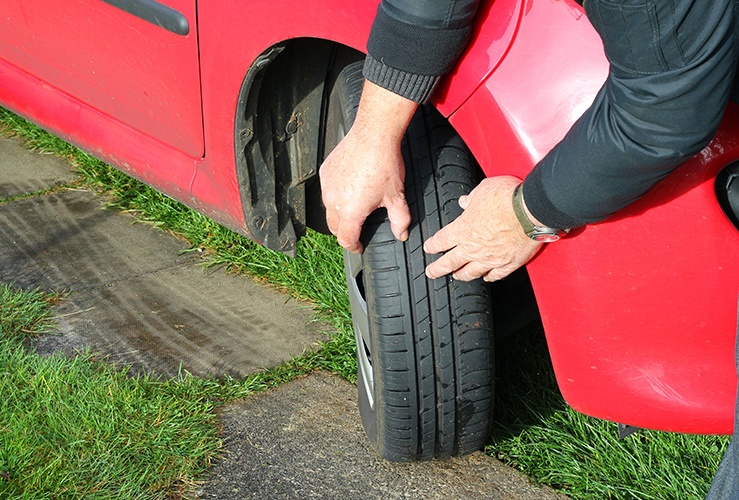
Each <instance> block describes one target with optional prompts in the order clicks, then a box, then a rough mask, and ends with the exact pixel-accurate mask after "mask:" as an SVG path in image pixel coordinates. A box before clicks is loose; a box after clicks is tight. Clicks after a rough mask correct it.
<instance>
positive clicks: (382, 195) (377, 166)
mask: <svg viewBox="0 0 739 500" xmlns="http://www.w3.org/2000/svg"><path fill="white" fill-rule="evenodd" d="M378 142H379V143H378ZM320 176H321V191H322V196H323V204H324V205H325V207H326V222H327V223H328V227H329V230H330V231H331V232H332V233H333V234H335V235H336V237H337V239H338V241H339V244H340V245H341V246H342V247H344V248H346V249H347V250H349V251H350V252H354V253H361V252H362V250H363V249H362V244H361V243H360V241H359V236H360V234H361V232H362V224H364V221H365V219H366V218H367V216H369V214H371V213H372V212H373V211H374V210H375V209H377V208H380V207H385V208H386V209H387V214H388V218H389V219H390V228H391V230H392V232H393V234H394V235H395V237H396V238H397V239H399V240H401V241H405V240H407V239H408V226H409V225H410V223H411V215H410V212H409V210H408V204H407V203H406V200H405V191H404V184H405V182H404V181H405V165H404V163H403V157H402V155H401V153H400V144H399V143H397V144H394V143H391V142H389V141H385V140H380V141H378V138H377V137H372V136H370V137H365V136H364V134H363V133H362V129H360V128H356V127H355V128H352V130H350V131H349V133H348V134H347V136H346V137H344V139H343V140H342V141H341V143H339V145H338V146H337V147H336V149H334V150H333V151H332V152H331V154H330V155H329V156H328V158H326V161H325V162H324V163H323V165H322V166H321V170H320Z"/></svg>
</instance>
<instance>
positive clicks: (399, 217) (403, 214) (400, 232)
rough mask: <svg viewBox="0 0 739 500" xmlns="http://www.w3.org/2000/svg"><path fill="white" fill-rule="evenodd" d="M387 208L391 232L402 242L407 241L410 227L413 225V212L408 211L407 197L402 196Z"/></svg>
mask: <svg viewBox="0 0 739 500" xmlns="http://www.w3.org/2000/svg"><path fill="white" fill-rule="evenodd" d="M385 208H386V209H387V217H388V219H390V230H391V231H392V232H393V235H394V236H395V237H396V238H397V239H398V240H400V241H405V240H407V239H408V227H409V226H410V225H411V212H410V210H409V209H408V203H406V201H405V197H402V196H401V197H400V198H398V199H396V200H395V201H394V202H393V203H391V204H388V206H387V207H385Z"/></svg>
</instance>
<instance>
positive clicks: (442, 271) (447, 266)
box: [426, 248, 470, 280]
mask: <svg viewBox="0 0 739 500" xmlns="http://www.w3.org/2000/svg"><path fill="white" fill-rule="evenodd" d="M469 262H470V259H469V258H468V257H467V255H466V254H465V253H464V252H462V251H461V250H459V249H458V248H455V249H453V250H451V251H449V252H447V253H446V254H444V255H443V256H441V257H439V258H438V259H437V260H436V261H434V262H432V263H431V264H429V265H428V266H426V276H427V277H428V278H429V279H432V280H434V279H436V278H440V277H442V276H445V275H447V274H449V273H453V272H454V271H456V270H457V269H459V268H461V267H464V266H466V265H467V264H469Z"/></svg>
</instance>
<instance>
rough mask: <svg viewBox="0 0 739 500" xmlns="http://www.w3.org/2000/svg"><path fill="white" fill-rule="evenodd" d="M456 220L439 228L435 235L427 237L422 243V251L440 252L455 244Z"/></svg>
mask: <svg viewBox="0 0 739 500" xmlns="http://www.w3.org/2000/svg"><path fill="white" fill-rule="evenodd" d="M455 227H456V221H455V222H452V223H451V224H449V225H448V226H445V227H443V228H441V229H439V230H438V231H437V232H436V234H435V235H433V236H432V237H431V238H429V239H427V240H426V242H425V243H424V244H423V251H424V252H426V253H430V254H435V253H441V252H445V251H447V250H450V249H452V248H454V247H455V246H457V242H456V241H455V238H454V228H455Z"/></svg>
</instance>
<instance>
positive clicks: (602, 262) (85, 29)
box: [0, 0, 739, 433]
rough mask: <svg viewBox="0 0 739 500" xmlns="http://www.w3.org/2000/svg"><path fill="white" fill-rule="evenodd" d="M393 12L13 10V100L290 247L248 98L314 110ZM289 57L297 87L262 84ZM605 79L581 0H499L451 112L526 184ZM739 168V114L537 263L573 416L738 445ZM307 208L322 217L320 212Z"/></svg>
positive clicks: (20, 2)
mask: <svg viewBox="0 0 739 500" xmlns="http://www.w3.org/2000/svg"><path fill="white" fill-rule="evenodd" d="M377 3H378V2H377V0H369V1H359V0H357V1H354V2H336V1H335V0H313V1H311V2H295V1H294V0H272V1H271V2H241V1H235V0H219V1H209V0H202V1H199V2H196V1H195V0H160V1H159V2H155V1H153V0H110V1H107V0H106V1H102V0H69V1H67V2H53V1H51V0H38V1H36V2H27V1H24V0H0V14H1V15H0V104H2V105H3V106H5V107H7V108H9V109H11V110H13V111H15V112H17V113H19V114H21V115H23V116H25V117H27V118H29V119H30V120H32V121H34V122H36V123H38V124H40V125H42V126H43V127H45V128H47V129H48V130H50V131H52V132H53V133H55V134H56V135H59V136H60V137H62V138H64V139H66V140H68V141H70V142H72V143H74V144H76V145H78V146H80V147H82V148H83V149H85V150H87V151H89V152H91V153H92V154H94V155H95V156H98V157H100V158H102V159H104V160H105V161H107V162H109V163H111V164H113V165H116V166H118V167H119V168H121V169H122V170H124V171H126V172H128V173H130V174H131V175H133V176H135V177H137V178H139V179H141V180H143V181H144V182H146V183H148V184H150V185H152V186H154V187H155V188H157V189H159V190H161V191H163V192H165V193H167V194H169V195H170V196H172V197H173V198H175V199H178V200H180V201H182V202H184V203H186V204H188V205H190V206H192V207H194V208H196V209H198V210H199V211H201V212H203V213H205V214H206V215H209V216H210V217H212V218H214V219H215V220H217V221H219V222H221V223H223V224H224V225H226V226H228V227H230V228H232V229H234V230H236V231H239V232H241V233H243V234H246V235H248V236H251V237H253V238H254V239H256V240H257V241H260V242H262V243H265V244H267V245H268V246H270V247H271V248H275V249H279V250H283V251H288V252H289V251H291V250H293V249H294V242H293V240H294V238H293V237H292V236H291V234H288V235H287V236H284V234H283V232H280V231H281V229H280V230H279V231H278V232H275V233H267V232H265V233H264V234H260V233H259V229H260V228H261V227H262V225H261V224H262V223H263V220H260V219H259V217H253V218H251V215H252V214H253V212H252V211H250V207H249V206H247V205H250V204H253V205H254V206H257V205H259V204H260V203H263V200H262V197H261V194H256V193H257V191H258V189H261V187H260V186H255V185H254V184H251V185H250V184H249V183H248V182H245V181H244V179H243V175H244V174H243V173H242V170H240V169H239V168H240V167H239V166H238V164H239V158H238V156H239V154H238V153H237V151H238V148H239V147H240V146H239V144H241V146H242V147H243V143H245V144H256V143H254V142H253V141H254V139H253V138H252V137H253V135H254V130H253V129H252V128H251V124H252V122H250V121H249V119H247V120H245V121H244V120H241V121H240V118H239V116H241V115H243V110H244V109H246V114H247V115H248V116H257V115H250V114H249V109H251V108H249V104H244V103H245V102H246V101H249V102H253V101H252V100H251V99H252V97H251V96H252V95H256V94H248V97H249V98H248V99H246V96H247V94H245V93H244V89H247V90H249V89H253V88H255V87H254V85H255V82H256V83H257V84H258V85H257V86H259V85H261V87H262V89H261V93H259V94H258V96H260V99H265V98H269V96H270V95H272V92H273V89H274V92H275V93H276V94H280V92H282V93H283V94H280V95H285V96H288V97H285V99H286V100H287V102H291V103H294V102H304V100H305V99H303V98H304V97H305V96H300V99H298V98H295V99H294V100H291V99H293V97H289V94H290V89H291V88H298V89H311V88H312V87H311V86H310V85H308V84H305V85H304V86H303V85H302V84H301V83H300V82H301V81H303V80H310V79H311V78H313V77H316V76H315V75H314V73H316V72H318V73H320V71H318V70H316V71H314V68H315V67H316V66H317V65H313V64H312V63H310V64H309V63H306V62H305V61H304V60H305V59H310V58H312V57H315V58H316V60H317V61H326V60H327V58H326V57H327V56H325V54H326V53H327V52H328V51H335V50H337V48H342V49H341V50H346V49H344V48H347V47H348V48H351V49H353V50H354V51H357V54H358V53H359V52H361V51H364V50H365V44H366V40H367V36H368V33H369V29H370V27H371V24H372V20H373V18H374V14H375V11H376V7H377ZM142 12H143V14H142ZM152 13H153V14H155V15H153V16H152V15H151V14H152ZM157 13H158V14H157ZM159 14H161V16H160V17H157V16H159ZM147 15H148V16H149V18H148V20H147ZM285 54H291V58H288V57H283V55H285ZM296 54H297V55H298V56H299V57H295V55H296ZM324 56H325V57H324ZM291 61H298V62H297V63H296V64H298V65H297V66H295V67H292V66H291V65H290V63H291ZM301 61H302V63H301ZM277 62H280V64H282V66H279V67H280V68H281V69H280V71H284V72H285V73H284V75H282V74H281V73H280V72H278V71H272V72H271V73H270V74H269V78H266V77H265V78H262V75H263V74H264V73H262V72H261V71H262V70H263V68H266V67H267V66H269V65H274V64H276V63H277ZM273 67H276V66H273ZM327 67H328V66H327ZM607 70H608V66H607V61H606V60H605V57H604V55H603V50H602V45H601V42H600V40H599V38H598V36H597V35H596V33H595V32H594V30H593V29H592V27H591V26H590V24H589V22H588V20H587V18H586V17H585V15H584V13H583V11H582V9H581V8H580V7H579V6H578V5H577V4H575V3H574V2H572V1H571V0H549V1H544V0H495V1H484V2H483V4H482V6H481V10H480V13H479V15H478V18H477V24H476V29H475V33H474V36H473V39H472V42H471V43H470V46H469V47H468V49H467V51H466V53H465V54H464V56H463V57H462V59H461V60H460V61H459V63H458V65H457V67H456V68H455V70H454V71H453V72H452V74H450V75H449V76H448V77H447V78H446V79H445V80H444V82H443V84H442V85H441V88H440V89H438V91H437V92H436V94H435V95H434V98H433V103H434V104H435V105H436V107H437V108H438V109H439V111H441V113H442V114H444V115H445V116H447V117H448V119H449V121H450V123H451V124H452V125H453V126H454V127H455V129H456V130H457V132H458V133H459V134H460V135H461V136H462V138H463V139H464V140H465V141H466V143H467V144H468V146H469V147H470V149H471V150H472V152H473V153H474V155H475V157H476V159H477V161H478V162H479V164H480V166H481V167H482V169H483V171H484V172H485V174H486V175H488V176H493V175H502V174H508V175H517V176H519V177H523V176H525V175H526V174H527V172H528V171H530V170H531V169H532V168H533V166H534V165H535V164H536V162H537V161H538V160H539V159H540V158H541V157H542V156H543V155H545V154H546V152H547V151H548V150H549V149H550V148H551V147H552V146H553V145H554V144H556V143H557V141H559V140H560V139H561V138H562V137H563V136H564V135H565V133H566V132H567V130H568V129H569V127H570V126H571V125H572V123H574V121H575V120H576V119H577V118H578V116H579V115H580V114H581V113H582V112H583V111H584V110H585V109H586V108H587V106H588V105H589V103H590V102H591V101H592V99H593V97H594V95H595V93H596V92H597V90H598V88H599V87H600V85H601V84H602V82H603V80H604V79H605V77H606V74H607ZM321 71H323V73H322V74H319V75H318V76H317V77H316V78H322V77H323V76H322V75H325V74H326V73H327V71H328V70H326V69H325V68H324V69H323V70H321ZM283 76H284V77H283ZM321 88H322V87H321ZM278 89H279V90H278ZM264 96H267V97H264ZM275 99H278V100H279V99H281V98H275ZM301 99H302V100H301ZM307 101H308V102H313V103H314V104H315V103H318V105H319V107H320V104H321V102H323V101H322V98H321V95H318V97H317V98H315V99H314V100H312V101H311V100H310V99H308V100H307ZM314 108H315V106H313V107H311V106H308V105H306V106H305V107H304V108H300V106H295V107H293V109H291V111H292V113H291V114H290V117H289V122H290V123H292V126H293V128H292V129H290V124H288V127H287V128H286V129H285V130H287V131H288V132H287V133H286V134H287V135H286V138H285V139H284V141H283V142H284V143H285V144H287V145H288V146H286V147H287V149H288V150H289V149H290V147H291V146H290V145H289V144H290V134H291V133H292V132H290V130H292V131H293V132H294V131H295V130H301V133H305V134H306V137H309V138H310V137H313V135H311V133H308V132H303V131H306V130H309V129H310V127H311V126H312V125H314V124H315V120H314V117H315V116H319V115H317V114H316V113H318V111H316V110H315V109H314ZM263 114H264V113H262V115H263ZM242 122H243V123H242ZM240 123H241V125H240ZM275 130H276V129H275ZM239 138H241V139H239ZM239 140H241V141H242V143H240V142H239ZM293 142H295V141H293ZM249 147H251V146H249ZM254 147H256V148H257V149H258V148H259V147H260V146H259V144H257V145H256V146H254ZM316 151H317V152H319V153H320V147H318V148H317V149H316ZM270 154H271V156H270ZM290 154H291V155H292V154H293V153H290ZM278 155H279V152H277V153H269V152H268V153H265V157H270V158H272V157H275V158H276V157H277V156H278ZM291 158H292V156H291ZM737 159H739V113H738V112H737V109H736V108H734V107H730V108H729V110H728V112H727V114H726V117H725V119H724V122H723V125H722V127H721V129H720V130H719V132H718V135H717V136H716V138H715V139H714V141H713V142H712V143H711V144H710V145H709V146H708V147H706V148H705V149H704V150H703V151H702V152H701V153H700V154H699V155H697V156H696V157H695V158H693V159H691V160H690V161H688V162H687V163H686V164H684V165H683V166H681V167H680V168H679V169H678V170H677V171H675V172H674V173H673V174H671V175H670V176H669V177H668V178H667V179H665V180H664V181H663V182H661V183H660V184H659V185H658V186H657V187H656V188H655V189H654V190H653V191H651V192H650V193H649V194H648V195H646V196H645V197H643V198H642V199H640V200H639V201H638V202H636V203H634V204H633V205H632V206H630V207H628V208H627V209H626V210H624V211H623V212H621V213H619V214H618V215H617V216H615V217H613V218H611V219H609V220H608V221H606V222H603V223H599V224H593V225H589V226H587V227H585V228H583V229H580V230H577V231H575V232H574V233H573V234H571V235H570V236H568V237H567V238H565V239H564V240H562V241H560V242H557V243H556V244H551V245H549V246H548V247H547V248H546V249H545V250H544V251H542V252H541V253H540V254H539V255H538V256H537V257H536V258H535V259H534V260H533V261H532V262H531V263H530V264H529V265H528V270H529V276H530V278H531V282H532V285H533V288H534V291H535V294H536V299H537V303H538V306H539V310H540V313H541V316H542V320H543V323H544V327H545V331H546V335H547V342H548V345H549V349H550V353H551V356H552V361H553V364H554V368H555V372H556V375H557V380H558V383H559V386H560V388H561V390H562V393H563V395H564V397H565V399H566V400H567V401H568V403H569V404H570V405H571V406H573V407H574V408H575V409H577V410H579V411H581V412H583V413H586V414H589V415H593V416H596V417H599V418H603V419H607V420H613V421H617V422H621V423H625V424H629V425H633V426H639V427H646V428H653V429H662V430H670V431H680V432H690V433H730V432H731V430H732V426H733V408H734V401H735V395H736V375H735V369H734V342H735V333H736V324H737V317H736V300H737V291H739V232H738V231H737V229H736V228H735V227H734V225H733V224H732V222H731V221H730V220H729V218H728V217H727V216H726V214H725V212H724V209H722V207H721V205H720V203H719V201H718V200H717V197H716V193H715V179H716V175H717V174H718V172H719V171H721V170H722V169H724V168H725V167H726V166H727V165H729V164H731V163H732V162H735V161H737ZM319 164H320V155H319V154H316V155H314V156H313V157H312V158H310V159H308V160H304V161H303V160H301V161H300V162H298V166H299V168H298V173H297V179H298V181H297V182H296V183H295V185H300V183H302V182H304V181H306V180H307V179H309V178H314V176H315V172H316V171H317V168H318V166H319ZM292 165H293V166H294V165H295V163H293V164H292ZM244 168H246V171H248V172H252V173H253V172H254V171H255V170H254V169H257V170H258V168H259V165H257V167H253V166H251V165H247V167H244ZM250 169H251V170H250ZM260 175H261V174H260ZM267 178H269V176H267ZM272 188H274V186H272ZM270 189H271V188H270ZM274 189H278V188H274ZM273 205H274V203H272V204H271V205H270V204H269V203H268V204H267V205H262V209H265V210H268V209H270V207H272V208H275V207H276V206H277V205H274V206H273ZM278 205H279V204H278ZM302 206H303V208H304V209H305V211H307V212H311V210H316V206H315V204H311V203H310V202H309V201H307V199H306V200H305V201H304V203H303V205H302ZM265 207H266V208H265ZM275 209H276V210H278V209H279V208H275ZM298 218H300V217H298ZM303 218H308V219H309V218H310V213H308V214H307V215H305V216H304V217H303ZM278 229H279V228H278ZM289 232H290V231H288V233H289Z"/></svg>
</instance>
